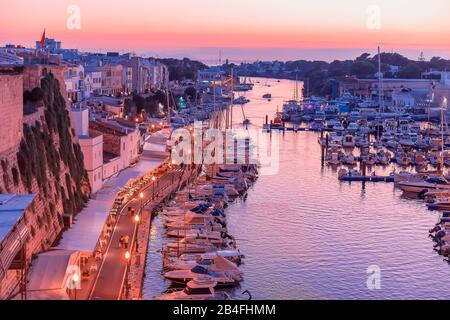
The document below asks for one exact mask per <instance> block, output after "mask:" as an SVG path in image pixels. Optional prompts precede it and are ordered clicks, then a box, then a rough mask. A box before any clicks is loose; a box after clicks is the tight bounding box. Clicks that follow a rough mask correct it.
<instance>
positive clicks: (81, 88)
mask: <svg viewBox="0 0 450 320" xmlns="http://www.w3.org/2000/svg"><path fill="white" fill-rule="evenodd" d="M65 67H66V68H65V70H64V83H65V85H66V90H67V95H68V98H69V99H70V100H71V101H73V102H77V101H82V100H84V99H86V97H89V96H90V92H86V91H87V89H90V88H86V85H85V74H84V67H83V66H82V65H80V64H65Z"/></svg>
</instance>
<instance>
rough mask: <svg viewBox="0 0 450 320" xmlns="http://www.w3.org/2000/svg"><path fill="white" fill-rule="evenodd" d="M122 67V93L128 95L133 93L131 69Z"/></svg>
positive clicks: (125, 66)
mask: <svg viewBox="0 0 450 320" xmlns="http://www.w3.org/2000/svg"><path fill="white" fill-rule="evenodd" d="M122 67H123V69H122V86H123V88H122V91H123V92H124V93H125V94H129V93H131V92H133V68H132V67H130V66H127V65H125V64H123V65H122Z"/></svg>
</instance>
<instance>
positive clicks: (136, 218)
mask: <svg viewBox="0 0 450 320" xmlns="http://www.w3.org/2000/svg"><path fill="white" fill-rule="evenodd" d="M140 221H141V217H140V216H139V215H138V214H136V215H135V216H134V222H136V223H139V222H140Z"/></svg>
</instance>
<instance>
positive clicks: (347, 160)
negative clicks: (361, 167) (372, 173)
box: [342, 153, 358, 166]
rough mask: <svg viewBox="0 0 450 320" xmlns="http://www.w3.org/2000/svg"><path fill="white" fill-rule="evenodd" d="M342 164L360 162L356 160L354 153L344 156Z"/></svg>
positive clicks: (347, 164)
mask: <svg viewBox="0 0 450 320" xmlns="http://www.w3.org/2000/svg"><path fill="white" fill-rule="evenodd" d="M342 164H344V165H346V166H356V165H357V164H358V162H357V161H356V160H355V157H354V156H353V154H352V153H350V154H348V155H345V156H344V157H343V158H342Z"/></svg>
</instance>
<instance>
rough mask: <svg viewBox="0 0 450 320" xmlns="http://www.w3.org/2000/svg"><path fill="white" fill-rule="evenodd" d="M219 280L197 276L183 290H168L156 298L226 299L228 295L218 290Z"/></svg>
mask: <svg viewBox="0 0 450 320" xmlns="http://www.w3.org/2000/svg"><path fill="white" fill-rule="evenodd" d="M216 286H217V282H216V281H214V280H213V279H212V278H210V277H197V278H194V279H193V280H191V281H189V282H188V283H187V285H186V288H184V289H183V290H178V291H172V292H167V293H165V294H162V295H160V296H157V297H154V299H155V300H226V299H227V298H228V296H227V295H226V294H224V293H221V292H219V293H218V292H216V291H215V290H214V288H215V287H216Z"/></svg>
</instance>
